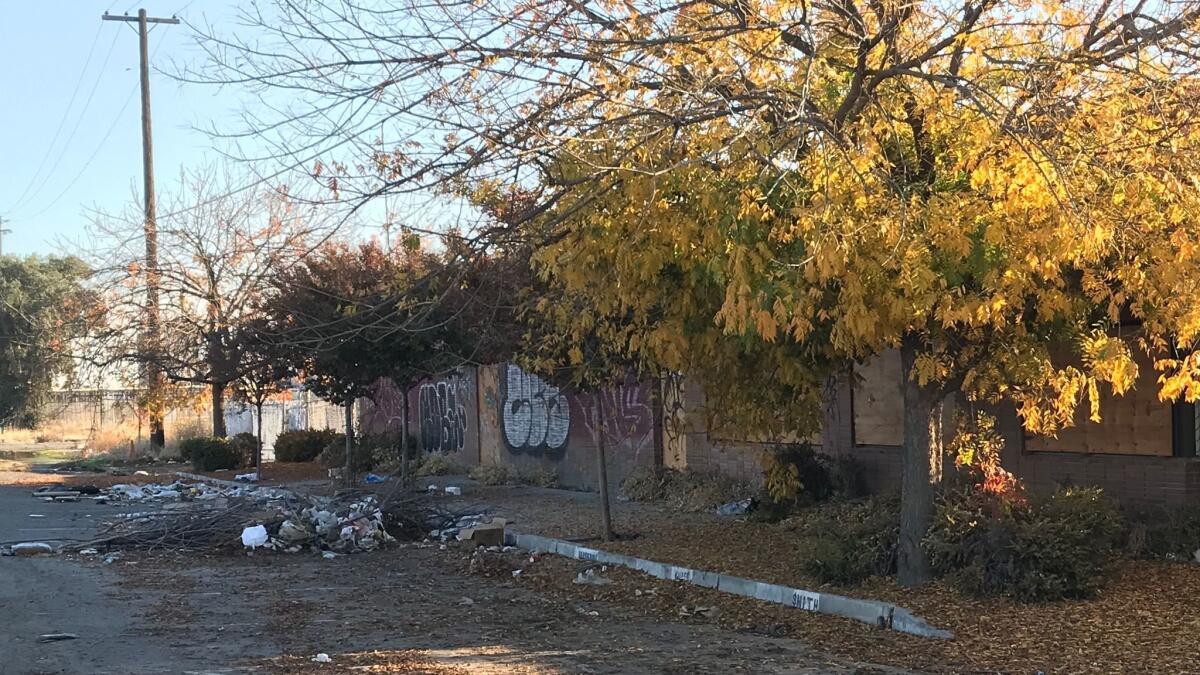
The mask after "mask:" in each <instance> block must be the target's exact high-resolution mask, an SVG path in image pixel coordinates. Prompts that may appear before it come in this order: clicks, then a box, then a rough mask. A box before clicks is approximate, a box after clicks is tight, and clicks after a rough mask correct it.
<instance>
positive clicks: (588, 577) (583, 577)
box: [571, 567, 612, 586]
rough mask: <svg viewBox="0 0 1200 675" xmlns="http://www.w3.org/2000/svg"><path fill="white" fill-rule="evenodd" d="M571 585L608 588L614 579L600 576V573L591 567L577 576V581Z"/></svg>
mask: <svg viewBox="0 0 1200 675" xmlns="http://www.w3.org/2000/svg"><path fill="white" fill-rule="evenodd" d="M571 583H575V584H583V585H587V586H607V585H609V584H611V583H612V579H609V578H606V577H602V576H600V572H599V571H598V570H597V569H596V568H595V567H589V568H587V569H585V570H583V571H582V572H580V573H579V574H576V575H575V581H573V582H571Z"/></svg>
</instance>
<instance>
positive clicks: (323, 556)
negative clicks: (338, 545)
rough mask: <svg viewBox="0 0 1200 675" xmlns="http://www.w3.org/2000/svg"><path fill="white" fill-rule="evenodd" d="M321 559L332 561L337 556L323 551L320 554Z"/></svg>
mask: <svg viewBox="0 0 1200 675" xmlns="http://www.w3.org/2000/svg"><path fill="white" fill-rule="evenodd" d="M321 557H322V558H324V559H326V560H333V559H334V558H336V557H337V554H336V553H334V552H333V551H325V552H324V553H322V554H321Z"/></svg>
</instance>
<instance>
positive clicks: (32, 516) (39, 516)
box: [29, 513, 46, 518]
mask: <svg viewBox="0 0 1200 675" xmlns="http://www.w3.org/2000/svg"><path fill="white" fill-rule="evenodd" d="M29 517H30V518H45V517H46V516H44V515H42V514H40V513H31V514H29Z"/></svg>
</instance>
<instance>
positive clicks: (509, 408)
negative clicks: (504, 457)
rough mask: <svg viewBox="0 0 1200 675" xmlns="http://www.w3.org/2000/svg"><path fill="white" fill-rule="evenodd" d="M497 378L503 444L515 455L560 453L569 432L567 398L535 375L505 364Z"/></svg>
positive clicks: (569, 420) (569, 409)
mask: <svg viewBox="0 0 1200 675" xmlns="http://www.w3.org/2000/svg"><path fill="white" fill-rule="evenodd" d="M502 367H503V369H504V377H502V378H501V385H502V391H501V396H500V399H501V407H500V409H501V415H500V421H501V425H502V427H503V430H504V440H505V442H506V443H508V447H510V448H512V449H513V450H515V451H531V452H536V451H547V450H560V449H562V448H563V447H565V446H566V444H567V434H568V433H569V432H570V430H571V408H570V405H569V404H568V403H567V397H566V396H565V395H563V393H562V392H561V391H559V389H558V387H555V386H553V385H551V384H549V383H548V382H546V381H545V380H543V379H542V378H540V377H538V376H537V375H531V374H529V373H526V372H525V371H523V370H521V369H520V368H519V367H517V366H514V365H512V364H505V365H504V366H502Z"/></svg>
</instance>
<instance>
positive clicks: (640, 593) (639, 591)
mask: <svg viewBox="0 0 1200 675" xmlns="http://www.w3.org/2000/svg"><path fill="white" fill-rule="evenodd" d="M633 594H634V595H636V596H637V597H639V598H640V597H642V596H643V595H658V591H656V590H655V589H653V588H649V589H646V590H644V591H643V590H642V589H640V588H639V589H636V590H634V592H633Z"/></svg>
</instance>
